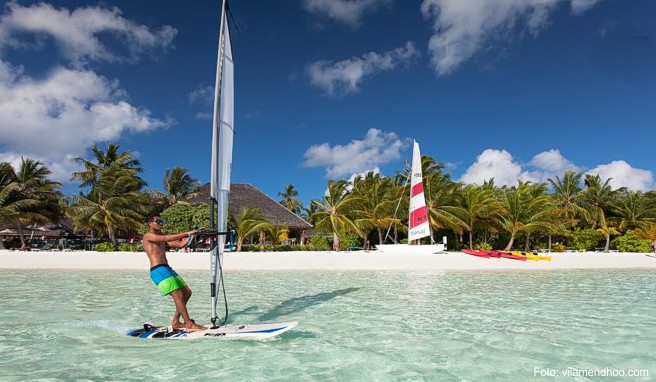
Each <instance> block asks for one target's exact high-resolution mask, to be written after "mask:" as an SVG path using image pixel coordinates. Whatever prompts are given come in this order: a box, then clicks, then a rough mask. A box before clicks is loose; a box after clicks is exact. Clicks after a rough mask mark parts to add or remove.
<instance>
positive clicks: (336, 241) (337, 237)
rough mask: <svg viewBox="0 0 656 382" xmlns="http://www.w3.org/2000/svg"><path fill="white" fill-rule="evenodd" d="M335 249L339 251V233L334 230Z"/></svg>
mask: <svg viewBox="0 0 656 382" xmlns="http://www.w3.org/2000/svg"><path fill="white" fill-rule="evenodd" d="M333 251H339V235H338V234H337V232H333Z"/></svg>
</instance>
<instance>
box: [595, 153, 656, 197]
mask: <svg viewBox="0 0 656 382" xmlns="http://www.w3.org/2000/svg"><path fill="white" fill-rule="evenodd" d="M586 173H587V174H592V175H599V177H600V178H601V179H602V180H606V179H610V185H611V187H613V189H617V188H620V187H627V188H629V189H631V190H635V191H648V190H653V189H654V188H656V187H655V186H656V185H655V184H654V174H652V172H651V171H648V170H642V169H639V168H634V167H631V165H630V164H628V163H626V162H625V161H623V160H616V161H612V162H610V163H608V164H602V165H598V166H597V167H595V168H593V169H592V170H590V171H587V172H586Z"/></svg>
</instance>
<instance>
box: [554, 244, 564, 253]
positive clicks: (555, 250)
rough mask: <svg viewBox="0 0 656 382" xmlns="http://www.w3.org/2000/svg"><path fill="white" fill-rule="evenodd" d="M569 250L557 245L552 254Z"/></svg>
mask: <svg viewBox="0 0 656 382" xmlns="http://www.w3.org/2000/svg"><path fill="white" fill-rule="evenodd" d="M566 250H567V247H565V246H564V245H562V244H556V245H554V246H553V247H552V248H551V251H552V252H565V251H566Z"/></svg>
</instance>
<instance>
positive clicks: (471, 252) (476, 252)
mask: <svg viewBox="0 0 656 382" xmlns="http://www.w3.org/2000/svg"><path fill="white" fill-rule="evenodd" d="M462 252H464V253H466V254H468V255H472V256H478V257H484V258H486V259H489V258H490V255H489V254H488V251H485V250H480V249H463V250H462Z"/></svg>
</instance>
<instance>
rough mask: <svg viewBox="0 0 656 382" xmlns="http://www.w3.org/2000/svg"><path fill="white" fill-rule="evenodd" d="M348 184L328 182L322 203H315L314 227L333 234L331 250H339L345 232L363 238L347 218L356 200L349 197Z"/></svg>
mask: <svg viewBox="0 0 656 382" xmlns="http://www.w3.org/2000/svg"><path fill="white" fill-rule="evenodd" d="M348 184H349V183H348V182H347V181H345V180H329V181H328V193H327V195H324V196H323V197H322V200H323V202H320V201H317V202H316V204H317V207H318V209H319V211H317V212H316V213H315V216H316V219H317V220H316V221H317V224H316V227H317V229H319V230H322V231H324V232H328V233H332V234H333V249H335V250H339V248H340V237H341V236H343V235H344V234H346V232H354V233H356V234H358V235H359V236H360V237H362V236H364V235H363V233H362V231H361V230H360V229H359V228H358V227H357V225H356V224H355V222H354V221H353V219H352V218H351V217H350V216H349V212H350V211H351V210H352V208H353V207H354V205H355V204H356V203H357V202H358V200H357V199H356V198H355V197H353V196H351V195H350V193H349V191H348Z"/></svg>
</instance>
